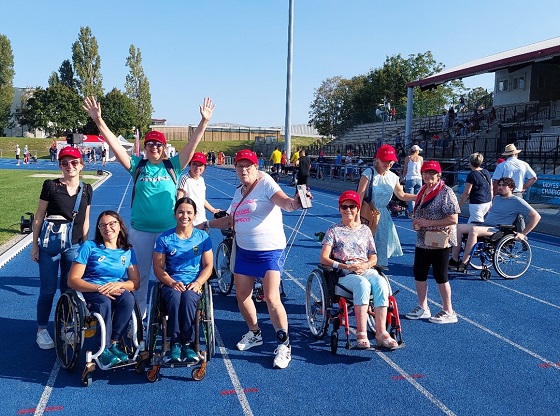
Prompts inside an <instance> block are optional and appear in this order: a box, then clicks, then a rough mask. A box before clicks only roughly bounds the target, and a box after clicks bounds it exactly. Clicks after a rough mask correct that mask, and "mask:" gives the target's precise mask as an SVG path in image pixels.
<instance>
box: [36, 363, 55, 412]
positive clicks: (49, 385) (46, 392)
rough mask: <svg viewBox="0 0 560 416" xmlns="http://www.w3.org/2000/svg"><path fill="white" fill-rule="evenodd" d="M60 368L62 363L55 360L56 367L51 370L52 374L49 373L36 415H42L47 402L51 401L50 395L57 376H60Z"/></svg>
mask: <svg viewBox="0 0 560 416" xmlns="http://www.w3.org/2000/svg"><path fill="white" fill-rule="evenodd" d="M59 370H60V364H59V363H58V360H56V361H55V362H54V367H53V369H52V370H51V374H50V375H49V379H48V380H47V385H46V386H45V389H44V390H43V394H42V395H41V399H39V403H37V407H36V408H35V413H34V416H41V415H42V414H43V413H45V409H46V407H47V403H48V402H49V397H51V393H52V390H53V386H54V383H55V381H56V376H58V371H59Z"/></svg>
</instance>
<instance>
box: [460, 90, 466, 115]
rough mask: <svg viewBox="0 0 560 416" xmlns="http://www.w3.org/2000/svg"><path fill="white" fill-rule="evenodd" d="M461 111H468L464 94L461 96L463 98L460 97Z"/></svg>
mask: <svg viewBox="0 0 560 416" xmlns="http://www.w3.org/2000/svg"><path fill="white" fill-rule="evenodd" d="M459 111H461V112H464V111H467V105H466V104H465V97H464V96H463V94H461V96H460V97H459Z"/></svg>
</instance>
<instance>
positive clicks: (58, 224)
mask: <svg viewBox="0 0 560 416" xmlns="http://www.w3.org/2000/svg"><path fill="white" fill-rule="evenodd" d="M83 191H84V184H83V183H82V181H80V185H79V187H78V195H77V196H76V203H75V204H74V209H73V210H72V220H71V221H68V220H67V219H66V218H64V217H63V216H61V215H49V216H48V217H46V218H45V219H44V220H43V225H42V227H41V233H40V235H39V245H40V246H42V247H45V248H47V247H48V248H49V249H51V250H60V252H63V251H65V250H68V249H69V248H70V247H72V229H73V228H74V219H75V218H76V215H77V214H78V210H79V209H80V203H81V202H82V193H83Z"/></svg>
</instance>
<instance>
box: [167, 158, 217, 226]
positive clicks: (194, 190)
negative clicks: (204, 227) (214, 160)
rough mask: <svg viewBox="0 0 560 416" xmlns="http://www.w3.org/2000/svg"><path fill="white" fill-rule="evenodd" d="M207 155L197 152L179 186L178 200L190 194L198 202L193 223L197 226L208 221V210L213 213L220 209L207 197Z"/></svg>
mask: <svg viewBox="0 0 560 416" xmlns="http://www.w3.org/2000/svg"><path fill="white" fill-rule="evenodd" d="M206 163H207V161H206V156H204V153H201V152H195V154H193V157H192V159H191V162H190V163H189V166H190V168H189V171H188V172H186V173H183V175H181V178H180V179H179V187H178V188H177V200H179V199H180V198H183V197H185V196H188V197H189V198H191V199H192V200H193V201H194V202H195V204H196V207H197V209H196V217H195V219H194V221H193V225H194V226H197V225H198V224H202V223H204V222H206V210H208V211H210V212H211V213H212V214H214V213H216V212H218V211H219V209H217V208H214V207H213V206H212V204H210V202H208V200H207V199H206V183H205V182H204V178H203V177H202V174H203V173H204V171H205V170H206Z"/></svg>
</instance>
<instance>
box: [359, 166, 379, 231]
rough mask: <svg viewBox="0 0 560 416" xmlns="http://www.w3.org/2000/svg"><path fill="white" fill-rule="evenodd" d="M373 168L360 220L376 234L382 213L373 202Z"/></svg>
mask: <svg viewBox="0 0 560 416" xmlns="http://www.w3.org/2000/svg"><path fill="white" fill-rule="evenodd" d="M373 169H374V168H371V176H370V177H369V183H368V187H367V190H366V193H365V194H364V201H363V202H362V206H361V207H360V221H361V223H362V224H364V225H366V226H367V227H369V229H370V230H371V234H372V235H373V236H375V232H376V231H377V226H378V225H379V219H380V217H381V213H380V212H379V210H378V209H377V208H376V207H375V205H374V204H373V202H371V193H372V190H371V188H372V186H373Z"/></svg>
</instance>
